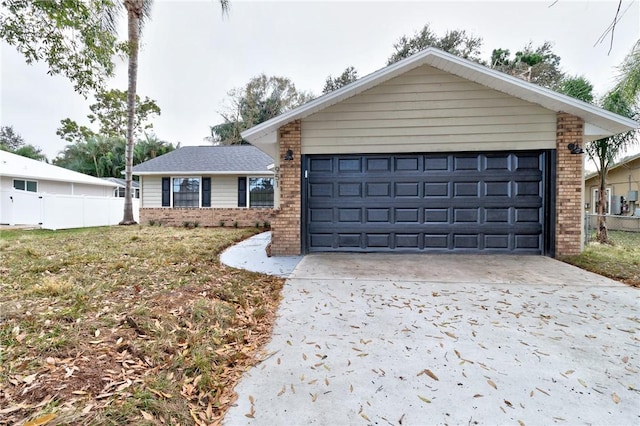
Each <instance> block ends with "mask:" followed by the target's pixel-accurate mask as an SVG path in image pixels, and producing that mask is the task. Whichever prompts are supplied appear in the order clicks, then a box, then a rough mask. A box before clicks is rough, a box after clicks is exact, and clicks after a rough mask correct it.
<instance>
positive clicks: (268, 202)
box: [249, 178, 273, 207]
mask: <svg viewBox="0 0 640 426" xmlns="http://www.w3.org/2000/svg"><path fill="white" fill-rule="evenodd" d="M249 207H273V178H249Z"/></svg>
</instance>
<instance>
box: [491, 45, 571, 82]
mask: <svg viewBox="0 0 640 426" xmlns="http://www.w3.org/2000/svg"><path fill="white" fill-rule="evenodd" d="M552 48H553V44H552V43H551V42H549V41H545V42H544V43H542V44H541V45H539V46H534V45H533V43H532V42H529V43H527V44H526V45H525V46H524V48H523V49H522V50H519V51H517V52H516V54H515V56H514V57H513V59H512V58H511V52H510V51H509V49H502V48H499V49H494V50H493V52H492V53H491V64H490V66H491V68H494V69H497V70H498V71H502V72H504V73H507V74H510V75H513V76H515V77H519V78H522V79H523V80H527V81H530V82H532V83H535V84H538V85H540V86H544V87H548V88H550V89H558V88H559V86H560V84H561V82H562V79H563V78H564V73H563V72H562V71H561V70H560V56H558V55H556V54H555V53H554V52H553V49H552Z"/></svg>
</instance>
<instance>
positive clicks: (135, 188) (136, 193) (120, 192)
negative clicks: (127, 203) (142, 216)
mask: <svg viewBox="0 0 640 426" xmlns="http://www.w3.org/2000/svg"><path fill="white" fill-rule="evenodd" d="M102 179H104V180H107V181H109V182H112V183H115V184H117V185H118V187H117V188H113V196H114V197H118V198H124V192H125V186H126V185H127V182H126V181H125V180H124V179H122V178H115V177H106V178H102ZM131 191H132V192H133V198H140V183H138V182H136V181H135V180H133V181H131Z"/></svg>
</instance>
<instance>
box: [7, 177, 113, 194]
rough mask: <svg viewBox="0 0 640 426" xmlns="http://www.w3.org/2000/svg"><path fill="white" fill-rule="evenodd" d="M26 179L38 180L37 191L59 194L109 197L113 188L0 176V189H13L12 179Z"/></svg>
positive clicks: (29, 179)
mask: <svg viewBox="0 0 640 426" xmlns="http://www.w3.org/2000/svg"><path fill="white" fill-rule="evenodd" d="M14 179H20V180H28V181H35V182H38V192H46V193H47V194H60V195H89V196H95V197H111V196H112V195H113V188H112V187H109V186H99V185H88V184H82V183H71V182H61V181H54V180H44V179H31V178H22V177H18V178H13V177H11V176H2V177H0V189H2V190H3V191H8V190H11V189H13V180H14Z"/></svg>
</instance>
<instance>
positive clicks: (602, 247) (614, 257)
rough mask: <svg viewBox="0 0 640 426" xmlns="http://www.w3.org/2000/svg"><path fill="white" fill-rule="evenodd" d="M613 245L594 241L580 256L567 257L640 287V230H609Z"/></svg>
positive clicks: (572, 262) (583, 266)
mask: <svg viewBox="0 0 640 426" xmlns="http://www.w3.org/2000/svg"><path fill="white" fill-rule="evenodd" d="M609 238H610V239H611V240H612V242H613V244H612V245H606V244H599V243H597V242H592V243H590V244H589V245H588V246H586V247H585V249H584V251H583V252H582V253H581V254H580V255H579V256H569V257H565V258H563V259H562V260H564V261H565V262H567V263H571V264H572V265H576V266H578V267H580V268H582V269H586V270H588V271H591V272H595V273H597V274H600V275H604V276H606V277H609V278H613V279H614V280H618V281H622V282H624V283H626V284H629V285H631V286H633V287H640V232H625V231H609Z"/></svg>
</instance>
